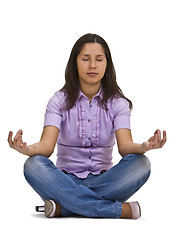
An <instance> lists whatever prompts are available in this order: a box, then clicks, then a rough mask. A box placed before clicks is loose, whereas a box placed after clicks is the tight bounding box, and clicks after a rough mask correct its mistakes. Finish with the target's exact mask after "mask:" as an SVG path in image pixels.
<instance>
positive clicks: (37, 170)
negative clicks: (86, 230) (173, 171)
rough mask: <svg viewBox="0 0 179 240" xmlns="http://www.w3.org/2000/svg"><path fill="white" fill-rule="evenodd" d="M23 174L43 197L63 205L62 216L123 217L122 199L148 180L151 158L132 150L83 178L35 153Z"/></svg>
mask: <svg viewBox="0 0 179 240" xmlns="http://www.w3.org/2000/svg"><path fill="white" fill-rule="evenodd" d="M24 175H25V178H26V180H27V182H28V183H29V184H30V185H31V187H32V188H33V189H34V190H35V191H36V192H37V193H38V194H39V195H40V196H41V198H42V199H43V200H46V199H52V200H54V201H55V202H57V203H59V204H60V205H61V208H62V211H61V214H62V216H75V215H82V216H86V217H104V218H120V216H121V211H122V203H123V202H125V201H127V199H129V198H130V197H131V196H132V195H133V194H134V193H135V192H136V191H137V190H139V188H141V187H142V185H143V184H144V183H145V182H146V181H147V179H148V177H149V175H150V162H149V160H148V158H147V157H146V156H144V155H142V154H130V155H127V156H125V157H123V158H122V159H121V160H120V162H119V163H118V164H117V165H115V166H114V167H112V168H111V169H110V170H108V171H106V172H105V173H103V174H98V175H92V174H89V175H88V176H87V178H85V179H80V178H78V177H76V176H75V175H74V174H66V173H64V172H62V171H60V170H59V169H58V168H57V167H56V166H55V165H54V164H53V162H52V161H50V160H49V159H48V158H46V157H43V156H40V155H36V156H33V157H30V158H28V159H27V161H26V162H25V164H24Z"/></svg>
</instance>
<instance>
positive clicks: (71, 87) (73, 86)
mask: <svg viewBox="0 0 179 240" xmlns="http://www.w3.org/2000/svg"><path fill="white" fill-rule="evenodd" d="M86 43H99V44H101V46H102V47H103V49H104V52H105V56H106V59H107V66H106V72H105V74H104V76H103V78H102V80H101V85H102V90H103V98H102V100H101V102H100V104H101V105H102V106H103V107H105V108H106V103H107V101H108V100H109V99H110V98H114V97H115V96H119V97H122V98H125V99H126V100H127V101H128V102H129V107H130V108H132V102H131V101H130V100H129V99H128V98H126V97H125V96H124V94H123V92H122V90H121V89H120V87H119V86H118V85H117V82H116V72H115V69H114V65H113V62H112V57H111V53H110V49H109V47H108V44H107V43H106V41H105V40H104V39H103V38H102V37H100V36H99V35H97V34H91V33H88V34H85V35H84V36H82V37H80V38H79V39H78V40H77V41H76V43H75V45H74V46H73V48H72V51H71V54H70V57H69V60H68V63H67V66H66V70H65V80H66V82H65V85H64V87H63V88H62V89H61V90H60V91H62V90H65V91H66V93H67V106H66V109H67V110H69V109H71V108H72V107H73V106H74V104H75V102H76V99H77V97H78V93H79V90H80V82H79V78H78V69H77V57H78V55H79V53H80V52H81V50H82V48H83V46H84V45H85V44H86Z"/></svg>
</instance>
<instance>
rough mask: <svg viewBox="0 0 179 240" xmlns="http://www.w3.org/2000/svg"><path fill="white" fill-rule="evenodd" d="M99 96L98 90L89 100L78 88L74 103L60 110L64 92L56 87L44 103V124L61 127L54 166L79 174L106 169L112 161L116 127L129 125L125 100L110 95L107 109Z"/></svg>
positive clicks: (85, 175) (100, 93)
mask: <svg viewBox="0 0 179 240" xmlns="http://www.w3.org/2000/svg"><path fill="white" fill-rule="evenodd" d="M101 98H102V91H99V92H98V94H96V96H95V97H94V98H93V100H92V101H91V103H90V102H89V99H88V98H87V97H86V96H85V95H84V94H83V93H82V92H80V93H79V96H78V99H77V101H76V103H75V105H74V106H73V107H72V108H71V109H70V110H68V111H66V110H62V109H63V107H64V106H65V105H64V104H65V99H66V98H65V92H64V91H57V92H56V93H55V94H54V96H53V97H52V98H51V99H50V100H49V102H48V105H47V109H46V114H45V122H44V127H45V126H49V125H51V126H55V127H57V128H58V129H59V130H60V132H59V136H58V140H57V163H56V166H57V167H58V168H59V169H60V170H65V171H66V172H68V173H73V174H75V175H76V176H77V177H79V178H86V177H87V176H88V174H89V173H92V174H94V175H95V174H99V173H100V172H101V170H109V169H110V168H111V167H112V165H113V163H112V150H113V146H114V144H115V131H116V130H117V129H120V128H128V129H130V109H129V104H128V101H127V100H126V99H124V98H113V99H112V100H109V101H108V103H107V108H108V111H106V110H105V109H104V108H102V107H101V106H99V104H98V101H99V100H100V99H101Z"/></svg>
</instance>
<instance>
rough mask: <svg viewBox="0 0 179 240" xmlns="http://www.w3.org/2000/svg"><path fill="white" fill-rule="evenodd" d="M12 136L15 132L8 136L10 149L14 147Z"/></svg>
mask: <svg viewBox="0 0 179 240" xmlns="http://www.w3.org/2000/svg"><path fill="white" fill-rule="evenodd" d="M12 135H13V132H12V131H10V132H9V135H8V143H9V146H10V147H12V146H13V141H12Z"/></svg>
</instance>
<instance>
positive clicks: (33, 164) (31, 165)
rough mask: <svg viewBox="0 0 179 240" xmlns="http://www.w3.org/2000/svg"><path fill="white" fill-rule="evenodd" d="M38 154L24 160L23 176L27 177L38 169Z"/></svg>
mask: <svg viewBox="0 0 179 240" xmlns="http://www.w3.org/2000/svg"><path fill="white" fill-rule="evenodd" d="M40 157H41V156H40V155H35V156H32V157H29V158H28V159H27V160H26V162H25V163H24V176H25V177H26V178H27V177H28V176H30V175H32V174H33V173H35V172H36V171H38V168H39V164H40Z"/></svg>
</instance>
